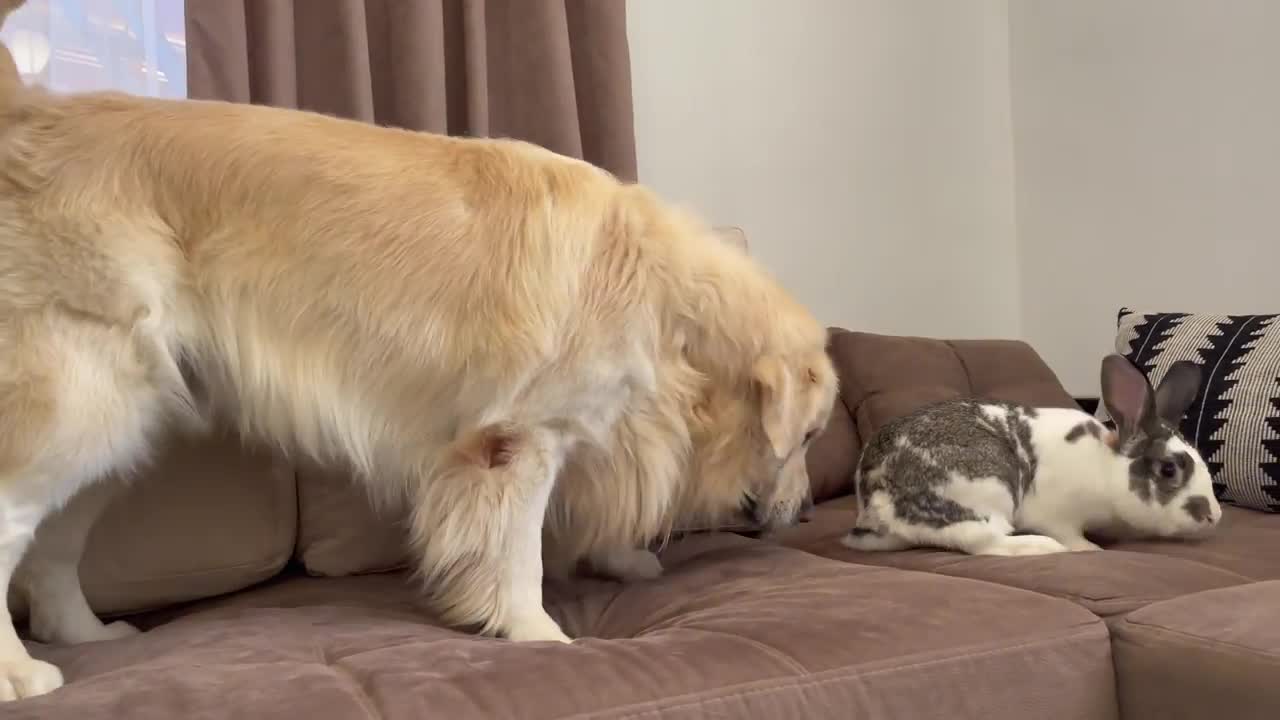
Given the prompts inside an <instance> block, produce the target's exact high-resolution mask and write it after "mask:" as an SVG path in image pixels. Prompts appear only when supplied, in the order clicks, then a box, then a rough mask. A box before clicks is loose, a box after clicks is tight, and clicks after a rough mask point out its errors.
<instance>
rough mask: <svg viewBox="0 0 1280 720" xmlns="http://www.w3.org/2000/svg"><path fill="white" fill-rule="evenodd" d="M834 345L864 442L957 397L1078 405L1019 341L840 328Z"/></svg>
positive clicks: (846, 394)
mask: <svg viewBox="0 0 1280 720" xmlns="http://www.w3.org/2000/svg"><path fill="white" fill-rule="evenodd" d="M831 346H832V354H833V357H835V358H836V359H837V364H838V367H839V370H840V381H841V386H840V397H841V398H842V399H843V400H844V402H845V405H846V406H847V407H848V408H849V411H850V413H851V415H852V417H853V420H854V425H855V427H856V428H857V432H858V438H859V440H860V441H861V442H864V443H865V442H866V441H867V440H868V439H869V438H870V437H871V436H872V435H873V434H874V433H875V432H876V431H877V430H879V429H880V427H881V426H883V425H884V424H885V423H886V422H888V421H890V420H892V419H894V418H897V417H900V416H902V415H905V414H907V413H909V412H912V411H914V410H916V409H918V408H920V407H922V406H924V405H927V404H930V403H934V402H938V401H941V400H947V399H952V398H958V397H979V398H984V399H990V400H1003V401H1008V402H1020V403H1027V404H1029V405H1034V406H1037V407H1066V408H1074V407H1079V406H1078V405H1077V403H1076V402H1075V400H1074V399H1073V398H1072V397H1071V394H1070V393H1068V392H1067V390H1066V388H1064V387H1063V386H1062V383H1061V382H1059V380H1058V378H1057V376H1055V375H1054V373H1053V371H1052V370H1051V369H1049V366H1048V365H1046V364H1045V362H1044V360H1043V359H1042V358H1041V357H1040V356H1039V355H1038V354H1037V353H1036V351H1035V350H1033V349H1032V348H1031V346H1030V345H1027V344H1026V343H1024V342H1021V341H1017V340H938V339H931V338H921V337H908V336H892V335H878V334H874V333H866V332H850V331H840V332H838V333H837V334H836V335H835V336H834V337H833V338H832V340H831Z"/></svg>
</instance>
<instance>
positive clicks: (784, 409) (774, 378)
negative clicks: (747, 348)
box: [753, 356, 801, 458]
mask: <svg viewBox="0 0 1280 720" xmlns="http://www.w3.org/2000/svg"><path fill="white" fill-rule="evenodd" d="M753 376H754V377H753V380H754V381H755V385H756V389H757V392H758V395H759V397H760V418H761V421H762V422H763V424H764V432H765V434H766V435H768V436H769V443H770V444H771V445H773V453H774V455H776V456H778V457H780V458H782V457H786V456H787V454H788V453H790V452H791V450H792V448H794V447H795V446H796V445H798V444H799V443H800V432H801V428H800V423H799V422H798V419H797V418H796V413H797V411H798V409H799V406H800V403H799V398H798V397H796V394H797V390H798V388H797V387H796V379H795V378H794V377H792V375H791V373H789V372H787V365H786V363H784V362H783V361H782V359H781V358H778V357H774V356H765V357H762V358H760V359H759V360H757V361H756V364H755V368H754V370H753Z"/></svg>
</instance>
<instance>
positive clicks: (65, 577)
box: [14, 478, 138, 645]
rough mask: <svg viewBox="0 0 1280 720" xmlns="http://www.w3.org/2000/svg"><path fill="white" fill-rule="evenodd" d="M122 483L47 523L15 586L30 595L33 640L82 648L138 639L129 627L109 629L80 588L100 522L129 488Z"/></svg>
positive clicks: (106, 484)
mask: <svg viewBox="0 0 1280 720" xmlns="http://www.w3.org/2000/svg"><path fill="white" fill-rule="evenodd" d="M123 486H124V483H123V482H122V481H119V480H116V479H114V478H112V479H106V480H99V481H98V482H95V483H93V484H92V485H90V486H89V487H87V488H84V489H82V490H80V492H78V493H76V495H75V497H73V498H71V500H70V501H69V502H68V503H67V504H66V505H64V506H63V507H62V508H61V509H60V510H59V511H58V512H56V513H54V514H52V515H50V516H49V517H47V518H45V520H44V522H43V523H41V525H40V529H39V530H37V531H36V538H35V543H34V544H33V545H32V546H31V549H30V550H28V551H27V555H26V557H25V558H24V560H23V563H22V565H20V566H19V569H18V573H17V575H16V576H15V577H14V582H15V583H16V584H17V585H18V586H19V587H21V588H23V589H24V590H25V591H26V593H27V598H28V600H29V605H30V608H31V635H32V637H34V638H35V639H37V640H39V641H41V642H46V643H60V644H65V645H76V644H79V643H86V642H98V641H102V640H116V639H119V638H124V637H129V636H130V635H136V634H137V632H138V630H137V629H136V628H134V627H133V626H132V625H130V624H129V623H127V622H124V621H116V622H113V623H109V624H104V623H103V622H102V621H101V620H99V619H98V617H97V616H96V615H94V613H93V610H92V609H90V607H89V603H88V601H87V600H86V599H85V596H84V590H83V589H82V588H81V587H80V573H79V568H80V557H81V555H83V554H84V545H85V541H86V540H87V539H88V537H89V531H90V530H92V529H93V525H94V522H95V521H96V520H97V519H98V516H99V515H101V514H102V511H103V510H105V509H106V507H107V505H108V504H109V503H110V502H111V499H112V498H114V497H115V496H116V494H117V493H119V492H120V490H122V489H123Z"/></svg>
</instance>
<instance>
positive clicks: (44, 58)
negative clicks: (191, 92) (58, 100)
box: [0, 0, 187, 98]
mask: <svg viewBox="0 0 1280 720" xmlns="http://www.w3.org/2000/svg"><path fill="white" fill-rule="evenodd" d="M183 3H184V0H27V4H26V5H24V6H23V7H22V8H21V9H20V10H18V11H17V12H15V13H13V14H12V15H10V16H9V19H8V20H7V21H5V23H4V27H3V28H2V29H0V40H2V41H3V42H4V44H5V45H6V46H8V48H9V51H10V52H11V53H13V59H14V62H15V63H16V64H17V66H18V71H19V72H20V73H21V74H22V77H23V80H24V81H26V82H27V83H29V84H38V85H44V86H45V87H48V88H49V89H51V90H54V91H57V92H84V91H87V90H123V91H125V92H129V93H133V94H136V95H152V96H156V97H168V98H182V97H186V95H187V41H186V32H185V28H184V26H183Z"/></svg>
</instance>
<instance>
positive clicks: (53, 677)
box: [0, 657, 62, 702]
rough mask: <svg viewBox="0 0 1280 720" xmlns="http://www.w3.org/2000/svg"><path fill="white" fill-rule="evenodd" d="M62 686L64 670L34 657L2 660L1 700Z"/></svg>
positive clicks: (36, 693) (37, 693)
mask: <svg viewBox="0 0 1280 720" xmlns="http://www.w3.org/2000/svg"><path fill="white" fill-rule="evenodd" d="M60 687H62V672H61V671H59V670H58V668H57V667H55V666H53V665H50V664H49V663H47V662H44V661H42V660H36V659H34V658H29V657H23V658H9V659H3V660H0V701H3V702H7V701H10V700H21V699H22V698H29V697H35V696H37V695H43V694H45V693H47V692H53V691H54V690H57V689H58V688H60Z"/></svg>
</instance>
